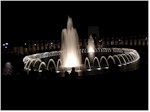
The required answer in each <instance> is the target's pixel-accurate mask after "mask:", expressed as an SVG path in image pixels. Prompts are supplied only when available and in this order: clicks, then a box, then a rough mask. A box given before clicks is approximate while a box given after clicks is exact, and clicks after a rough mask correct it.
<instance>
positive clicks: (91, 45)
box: [87, 35, 95, 53]
mask: <svg viewBox="0 0 150 112" xmlns="http://www.w3.org/2000/svg"><path fill="white" fill-rule="evenodd" d="M87 49H88V53H94V52H95V44H94V39H93V37H92V36H91V35H90V37H89V39H88V46H87Z"/></svg>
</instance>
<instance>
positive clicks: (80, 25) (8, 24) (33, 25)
mask: <svg viewBox="0 0 150 112" xmlns="http://www.w3.org/2000/svg"><path fill="white" fill-rule="evenodd" d="M68 15H69V16H71V17H72V18H73V24H74V27H75V28H76V29H77V31H78V34H79V37H80V38H88V33H87V31H88V26H92V25H96V26H99V29H100V36H101V37H106V36H110V37H111V36H125V35H137V34H138V35H139V34H145V33H147V32H148V30H147V29H148V2H147V1H144V2H140V1H136V2H131V1H124V2H123V1H119V2H118V1H106V2H104V1H94V2H92V1H44V2H41V1H37V2H33V1H32V2H23V1H22V2H10V1H9V2H4V1H2V41H3V40H10V41H13V40H14V39H19V40H23V39H24V40H27V39H30V40H32V39H49V40H51V39H59V40H60V39H61V37H60V36H61V30H62V29H63V28H65V27H66V23H67V17H68Z"/></svg>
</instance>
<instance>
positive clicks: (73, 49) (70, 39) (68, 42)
mask: <svg viewBox="0 0 150 112" xmlns="http://www.w3.org/2000/svg"><path fill="white" fill-rule="evenodd" d="M61 51H62V53H61V56H60V57H61V60H62V67H63V68H67V69H69V68H72V67H80V66H81V53H80V52H79V37H78V33H77V31H76V29H75V28H73V22H72V18H71V17H68V21H67V28H66V29H63V30H62V37H61Z"/></svg>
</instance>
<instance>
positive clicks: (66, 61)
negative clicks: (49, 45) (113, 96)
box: [23, 17, 140, 74]
mask: <svg viewBox="0 0 150 112" xmlns="http://www.w3.org/2000/svg"><path fill="white" fill-rule="evenodd" d="M81 54H82V55H81ZM54 57H55V58H54ZM44 59H48V61H45V60H44ZM81 59H82V60H83V61H82V60H81ZM139 59H140V56H139V54H138V52H137V51H136V50H134V49H129V48H96V47H95V44H94V40H93V38H92V36H91V35H90V37H89V39H88V45H87V49H80V48H79V37H78V33H77V31H76V29H75V28H74V27H73V22H72V18H70V17H68V21H67V28H66V29H63V30H62V36H61V50H60V51H52V52H44V53H36V54H32V55H28V56H25V57H24V58H23V62H24V70H26V71H30V70H31V66H32V67H33V69H34V70H35V71H39V72H42V69H47V70H50V69H51V68H55V69H56V71H57V72H60V73H62V74H63V73H64V71H66V70H67V71H69V72H70V70H71V68H72V67H75V68H76V70H77V71H78V72H81V71H86V73H87V74H88V73H92V72H93V71H94V74H95V73H98V74H100V73H101V71H103V70H104V71H105V69H106V70H109V69H110V68H113V67H118V68H119V69H120V70H122V71H124V69H125V70H126V71H130V70H133V69H137V68H138V66H134V67H131V68H132V69H130V65H132V64H134V63H137V62H138V60H139ZM113 65H115V66H113ZM111 70H112V69H111ZM95 71H96V72H95Z"/></svg>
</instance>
